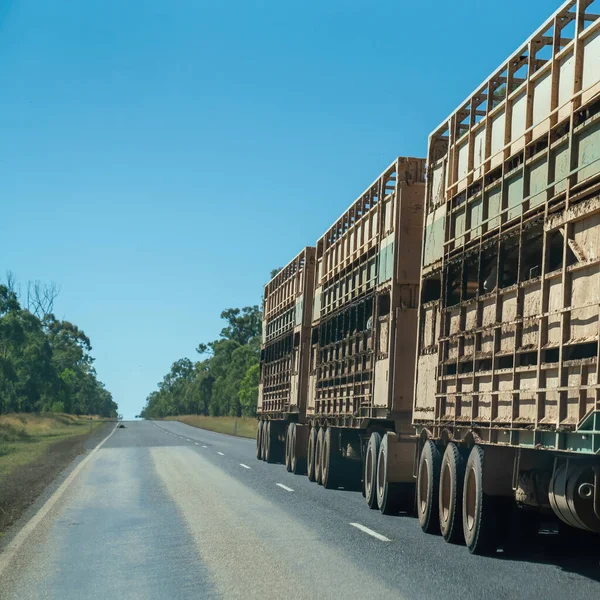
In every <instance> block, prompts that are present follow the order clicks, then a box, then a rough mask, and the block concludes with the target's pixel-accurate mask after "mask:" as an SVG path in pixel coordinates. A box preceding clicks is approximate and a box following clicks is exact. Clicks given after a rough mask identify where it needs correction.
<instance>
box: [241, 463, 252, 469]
mask: <svg viewBox="0 0 600 600" xmlns="http://www.w3.org/2000/svg"><path fill="white" fill-rule="evenodd" d="M240 467H244V469H251V468H252V467H249V466H248V465H245V464H244V463H240Z"/></svg>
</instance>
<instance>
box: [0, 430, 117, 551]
mask: <svg viewBox="0 0 600 600" xmlns="http://www.w3.org/2000/svg"><path fill="white" fill-rule="evenodd" d="M113 426H114V425H113V424H112V423H109V422H107V423H105V424H103V425H101V426H100V427H98V428H96V429H95V430H94V431H92V432H91V433H87V434H83V435H78V436H74V437H70V438H67V439H63V440H60V441H58V442H56V443H55V444H53V445H52V446H50V448H49V450H48V452H46V453H44V454H43V455H42V456H40V457H38V458H37V459H35V460H34V461H32V462H30V463H28V464H26V465H23V466H22V467H18V468H16V469H14V470H13V471H12V472H11V473H9V474H8V475H7V476H5V477H4V478H3V480H2V485H1V486H0V536H1V538H0V550H2V548H3V547H4V546H5V545H6V544H7V543H8V541H9V540H10V539H12V537H13V536H14V534H15V533H16V531H17V530H18V529H19V524H20V522H21V521H26V520H28V515H29V516H30V515H31V514H34V513H35V512H36V510H37V509H39V507H40V506H41V505H42V504H43V503H44V502H45V500H46V499H47V498H48V497H49V496H50V495H51V494H52V493H53V492H54V490H55V489H56V488H57V487H58V486H59V485H60V483H61V482H62V481H63V480H64V479H65V478H66V477H67V476H68V474H69V473H70V472H71V471H72V470H73V468H75V466H76V465H77V464H78V462H79V460H80V459H81V458H82V457H83V455H84V454H85V453H86V452H87V451H89V450H91V449H92V448H94V447H95V446H96V445H97V444H98V443H99V442H100V441H101V440H102V439H103V438H105V437H106V436H107V434H108V433H109V431H110V429H111V427H113Z"/></svg>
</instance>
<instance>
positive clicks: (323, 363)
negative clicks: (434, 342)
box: [306, 157, 425, 512]
mask: <svg viewBox="0 0 600 600" xmlns="http://www.w3.org/2000/svg"><path fill="white" fill-rule="evenodd" d="M424 174H425V161H424V160H423V159H419V158H403V157H401V158H397V159H396V160H395V161H394V162H393V163H392V164H391V165H390V166H389V167H388V168H387V169H386V170H385V171H384V172H383V173H382V174H381V175H380V176H379V177H378V178H377V179H376V180H375V181H374V182H373V184H372V185H370V186H369V187H368V188H367V189H366V190H365V191H364V192H363V193H362V194H361V195H360V196H359V198H358V199H357V200H356V201H355V202H354V203H353V204H352V205H351V206H350V208H348V210H346V211H345V212H344V214H343V215H342V216H341V217H340V218H339V219H338V220H337V221H336V222H335V223H334V224H333V226H332V227H330V228H329V229H328V230H327V232H326V233H325V234H324V235H323V236H322V237H321V238H320V239H319V240H318V242H317V247H316V269H315V284H314V288H315V292H314V305H313V311H312V333H311V337H310V374H309V388H308V401H307V407H306V421H307V423H308V424H309V426H310V430H309V433H308V452H307V453H308V465H307V470H308V477H309V479H311V480H312V481H317V482H318V483H322V484H323V485H324V486H325V487H336V486H340V485H343V486H351V485H357V484H359V483H360V480H361V473H362V474H363V477H362V479H363V492H364V493H365V495H366V497H367V502H368V503H369V504H370V505H371V506H375V505H376V504H377V487H378V486H377V482H378V481H379V483H380V496H381V499H380V506H381V508H382V510H383V511H384V512H388V511H390V512H391V511H394V510H396V509H397V508H399V507H400V505H401V504H402V503H406V502H409V503H411V504H412V497H413V488H414V479H413V471H412V460H413V456H414V451H413V448H414V436H413V435H412V429H411V410H412V394H413V380H414V362H415V344H416V332H417V306H418V287H419V266H420V255H421V231H422V218H423V197H424V193H425V180H424ZM382 440H383V442H382ZM380 454H382V455H383V456H384V458H383V461H382V462H381V473H380V477H379V480H378V477H377V473H378V468H377V466H378V459H379V456H380ZM406 456H408V459H407V458H406Z"/></svg>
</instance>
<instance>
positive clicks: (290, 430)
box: [285, 423, 296, 472]
mask: <svg viewBox="0 0 600 600" xmlns="http://www.w3.org/2000/svg"><path fill="white" fill-rule="evenodd" d="M295 429H296V423H290V424H289V425H288V426H287V430H286V434H285V469H286V471H288V472H291V471H292V443H293V441H294V437H295V436H294V430H295Z"/></svg>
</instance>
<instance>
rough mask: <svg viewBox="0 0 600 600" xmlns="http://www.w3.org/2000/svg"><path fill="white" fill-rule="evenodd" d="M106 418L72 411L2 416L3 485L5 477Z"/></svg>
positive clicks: (0, 460)
mask: <svg viewBox="0 0 600 600" xmlns="http://www.w3.org/2000/svg"><path fill="white" fill-rule="evenodd" d="M106 421H107V419H105V418H102V417H98V416H94V417H88V416H80V415H69V414H52V413H49V414H32V413H18V414H10V415H0V485H2V478H3V477H4V476H5V475H7V474H8V473H10V472H11V471H12V470H13V469H15V468H17V467H21V466H23V465H26V464H28V463H31V462H32V461H35V460H36V459H37V458H38V457H39V456H41V455H42V454H44V453H46V452H47V451H48V450H49V449H50V447H51V446H52V445H53V444H55V443H56V442H60V441H62V440H65V439H68V438H71V437H73V436H79V435H83V434H87V433H89V432H90V431H93V430H94V429H97V428H98V427H99V426H101V425H103V424H104V423H105V422H106Z"/></svg>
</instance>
